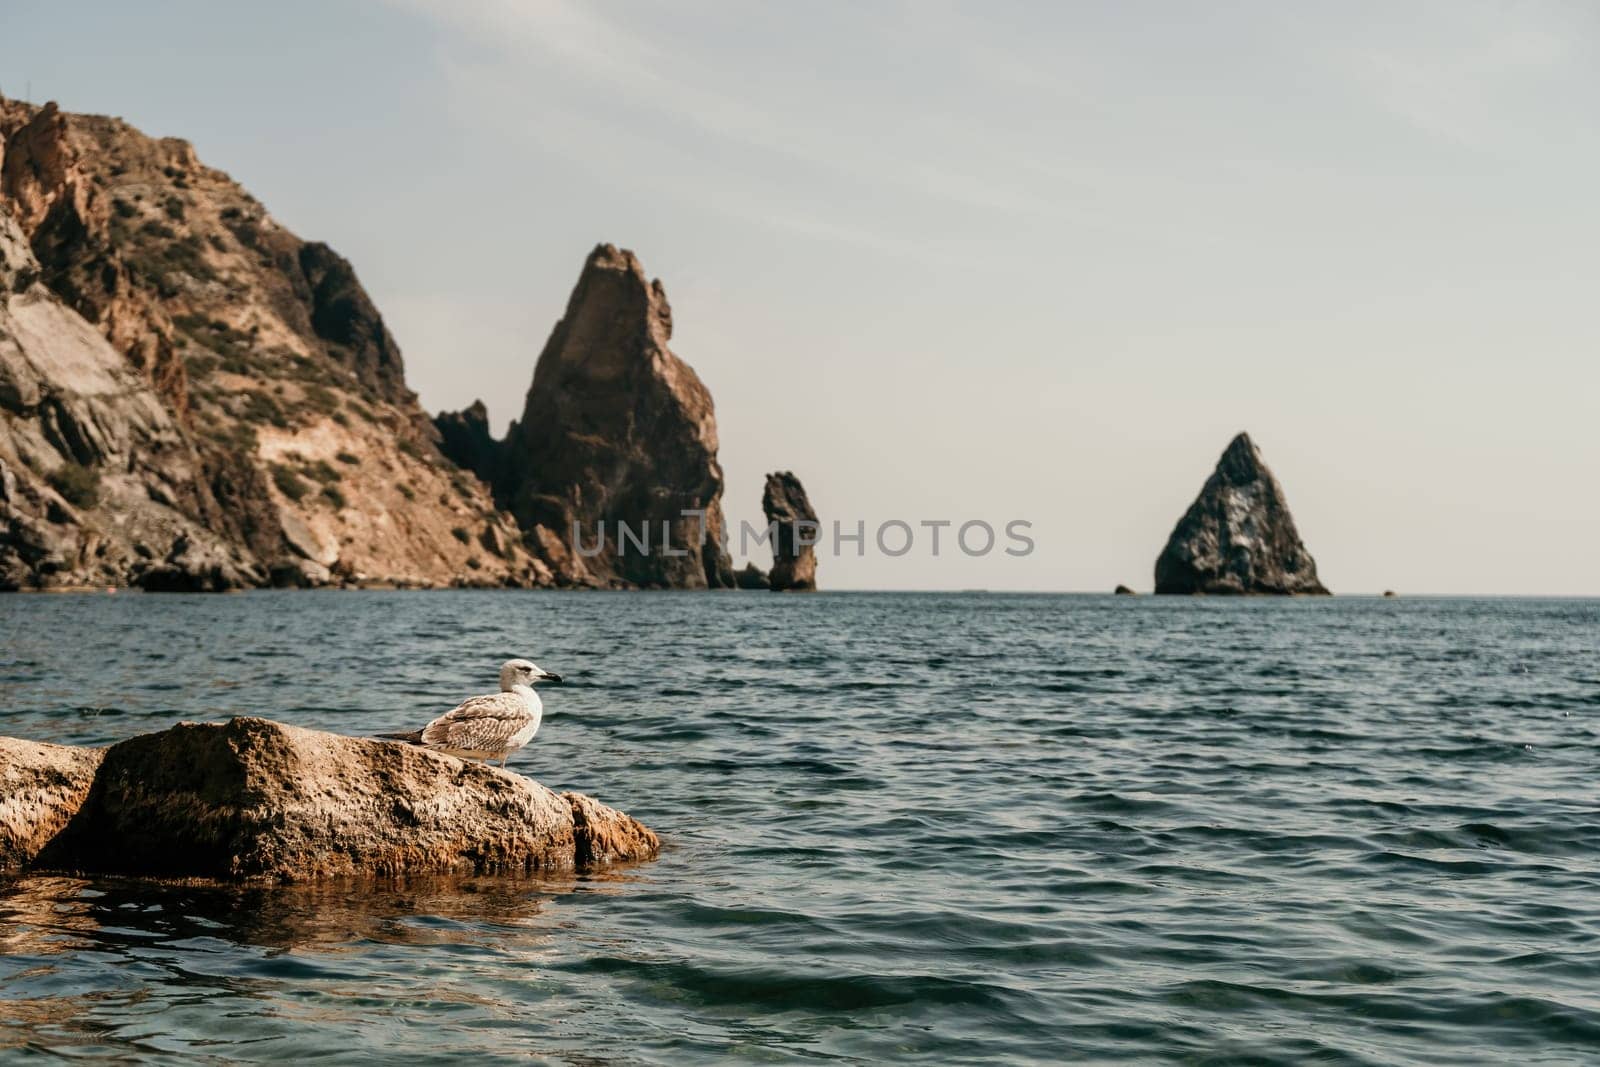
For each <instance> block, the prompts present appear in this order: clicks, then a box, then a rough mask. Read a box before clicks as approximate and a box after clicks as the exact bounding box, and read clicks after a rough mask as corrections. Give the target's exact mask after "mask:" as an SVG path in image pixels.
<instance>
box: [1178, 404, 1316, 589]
mask: <svg viewBox="0 0 1600 1067" xmlns="http://www.w3.org/2000/svg"><path fill="white" fill-rule="evenodd" d="M1156 592H1157V593H1212V594H1232V595H1240V594H1291V593H1304V594H1321V595H1326V594H1327V592H1328V590H1327V589H1325V588H1323V585H1322V583H1321V582H1320V581H1319V580H1318V579H1317V564H1316V561H1315V560H1313V559H1312V558H1311V553H1310V552H1308V551H1306V546H1305V545H1304V544H1302V543H1301V541H1300V534H1299V531H1297V530H1296V529H1295V525H1294V519H1293V518H1292V517H1291V516H1290V514H1289V505H1288V503H1287V502H1286V501H1285V500H1284V495H1283V487H1282V486H1280V485H1279V484H1278V479H1277V478H1275V477H1273V475H1272V472H1271V471H1270V470H1268V469H1267V465H1266V463H1265V462H1263V461H1262V459H1261V453H1260V451H1259V450H1257V448H1256V446H1255V444H1254V443H1253V442H1252V441H1251V440H1250V435H1249V434H1243V433H1241V434H1240V435H1239V436H1237V437H1235V438H1234V439H1233V441H1232V442H1231V443H1230V444H1229V445H1228V448H1227V451H1225V452H1223V454H1222V458H1221V459H1220V460H1219V461H1218V462H1217V469H1216V470H1215V471H1213V472H1212V475H1211V477H1210V478H1208V479H1207V480H1206V484H1205V486H1204V487H1203V488H1202V489H1201V490H1200V495H1199V496H1198V497H1196V498H1195V501H1194V503H1193V504H1191V505H1189V510H1188V511H1187V512H1185V513H1184V516H1183V518H1181V519H1179V520H1178V525H1177V527H1176V528H1175V529H1174V530H1173V531H1172V536H1171V537H1170V538H1168V540H1167V546H1166V548H1165V549H1163V550H1162V552H1161V555H1160V557H1159V558H1157V560H1156Z"/></svg>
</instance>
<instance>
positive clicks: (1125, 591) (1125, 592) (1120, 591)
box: [1112, 585, 1139, 596]
mask: <svg viewBox="0 0 1600 1067" xmlns="http://www.w3.org/2000/svg"><path fill="white" fill-rule="evenodd" d="M1112 592H1113V593H1115V594H1116V595H1117V596H1138V595H1139V594H1138V593H1135V592H1134V591H1133V590H1132V589H1129V588H1128V587H1127V586H1125V585H1119V586H1117V587H1116V588H1115V589H1113V590H1112Z"/></svg>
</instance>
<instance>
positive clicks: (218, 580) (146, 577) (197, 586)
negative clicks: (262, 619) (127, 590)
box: [137, 534, 266, 593]
mask: <svg viewBox="0 0 1600 1067" xmlns="http://www.w3.org/2000/svg"><path fill="white" fill-rule="evenodd" d="M265 582H266V575H265V574H263V573H261V572H260V571H259V570H257V569H256V568H255V567H253V566H249V565H245V566H241V565H240V564H239V562H238V561H237V560H236V559H235V558H234V557H233V555H232V554H231V553H230V552H229V551H228V549H227V548H226V547H225V546H224V545H222V544H221V543H219V542H216V541H207V540H201V539H199V538H198V537H194V536H191V535H189V534H184V535H182V536H180V537H179V538H178V539H177V540H176V541H175V542H173V545H172V549H171V550H170V551H169V552H168V553H167V557H166V559H165V560H163V561H162V562H161V563H159V564H157V565H156V566H153V567H150V568H149V569H147V570H145V571H144V572H143V573H142V574H139V575H138V576H137V584H138V585H139V586H140V587H142V588H143V589H144V590H145V592H147V593H225V592H228V591H229V590H231V589H248V588H253V587H255V586H260V585H263V584H265Z"/></svg>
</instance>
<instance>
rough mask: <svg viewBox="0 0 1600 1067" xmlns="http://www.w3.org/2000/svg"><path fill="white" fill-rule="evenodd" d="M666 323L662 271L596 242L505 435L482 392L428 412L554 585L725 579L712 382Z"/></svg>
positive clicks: (717, 582)
mask: <svg viewBox="0 0 1600 1067" xmlns="http://www.w3.org/2000/svg"><path fill="white" fill-rule="evenodd" d="M671 336H672V309H671V307H670V305H668V303H667V296H666V292H665V290H663V288H662V286H661V283H660V282H659V281H651V280H649V279H648V278H647V277H646V275H645V273H644V269H643V268H642V267H641V266H640V265H639V261H638V259H637V258H636V257H635V256H634V254H633V253H632V252H628V251H625V250H624V251H619V250H618V249H616V248H615V247H613V246H611V245H601V246H599V247H598V248H596V249H595V250H594V251H593V252H592V253H591V254H590V256H589V258H588V260H587V262H586V263H585V264H584V268H583V273H582V274H581V275H580V276H579V278H578V284H577V286H576V287H575V288H574V289H573V291H572V297H571V299H570V300H569V301H568V303H567V310H566V314H565V315H563V316H562V318H561V321H560V322H558V323H557V324H556V327H555V329H554V331H553V332H552V333H551V335H550V339H549V340H548V341H547V342H546V344H545V347H544V350H543V352H541V353H540V355H539V361H538V364H537V365H536V367H535V368H534V375H533V385H532V387H531V388H530V389H529V390H528V396H527V401H526V403H525V405H524V407H523V412H522V417H521V418H520V419H519V420H517V422H515V423H513V424H512V427H511V430H510V432H509V434H508V435H507V437H506V439H505V440H504V441H503V442H495V441H493V440H492V438H491V437H490V436H489V431H488V426H487V421H486V419H485V418H484V416H483V413H482V411H481V410H480V407H481V406H480V405H474V407H473V408H469V409H468V410H467V411H465V412H461V413H459V414H451V415H442V416H440V417H439V419H438V420H437V425H438V426H439V428H440V430H441V432H442V433H443V435H444V442H445V448H446V451H447V453H448V454H449V455H450V456H451V458H452V459H454V460H455V461H456V462H457V463H460V464H462V465H463V466H465V467H468V468H470V469H472V470H474V471H475V472H477V473H478V474H479V475H480V476H481V477H484V478H487V479H489V480H490V481H491V482H492V483H493V485H494V487H495V495H496V498H497V499H498V500H499V501H500V502H501V504H502V506H504V507H506V508H508V509H510V510H511V511H512V513H513V514H514V515H515V516H516V519H517V522H518V523H519V524H520V525H521V527H522V529H523V530H524V531H525V532H526V535H527V540H528V547H529V548H530V549H531V550H532V551H533V552H534V554H535V555H536V556H538V557H539V558H540V559H541V560H542V561H543V562H545V563H546V564H547V565H548V566H549V567H550V569H551V570H552V571H553V572H554V574H555V576H556V579H557V581H558V582H560V583H561V584H569V585H580V586H599V587H627V586H637V587H646V588H652V587H665V588H678V589H701V588H707V587H710V588H728V587H731V586H732V585H733V567H732V563H731V562H730V560H729V559H728V555H727V552H726V551H725V550H724V549H723V546H722V540H723V531H724V529H725V527H724V520H723V515H722V488H723V483H722V468H721V466H720V465H719V464H718V462H717V426H716V417H715V414H714V412H713V408H712V403H711V394H710V393H709V392H708V391H707V390H706V387H705V386H704V385H703V384H702V383H701V381H700V379H699V378H698V377H697V376H696V375H695V373H694V371H693V370H692V369H691V368H690V367H689V365H688V364H686V363H684V362H683V361H682V360H680V359H679V358H678V357H677V356H675V355H674V354H673V353H672V351H671V350H670V349H669V348H668V347H667V342H668V340H669V339H670V338H671ZM685 512H695V513H698V514H685ZM619 523H621V524H625V525H626V527H627V531H628V533H631V535H632V538H631V539H630V537H629V536H628V533H624V532H623V531H622V530H621V529H619V526H618V524H619Z"/></svg>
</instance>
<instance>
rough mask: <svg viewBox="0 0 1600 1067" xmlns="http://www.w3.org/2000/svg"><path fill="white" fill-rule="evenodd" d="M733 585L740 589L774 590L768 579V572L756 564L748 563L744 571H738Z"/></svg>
mask: <svg viewBox="0 0 1600 1067" xmlns="http://www.w3.org/2000/svg"><path fill="white" fill-rule="evenodd" d="M733 584H734V585H736V586H738V587H739V588H740V589H770V588H772V586H771V583H770V582H769V581H768V579H767V572H766V571H764V570H762V569H761V568H760V567H757V566H756V565H755V564H754V563H746V564H745V565H744V569H742V570H739V571H736V572H735V573H734V575H733Z"/></svg>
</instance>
